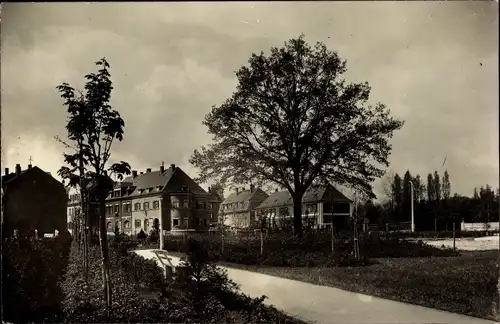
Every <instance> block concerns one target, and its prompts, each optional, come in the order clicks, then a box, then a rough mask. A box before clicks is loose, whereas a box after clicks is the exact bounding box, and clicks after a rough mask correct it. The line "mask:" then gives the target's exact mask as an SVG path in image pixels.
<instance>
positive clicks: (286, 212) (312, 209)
mask: <svg viewBox="0 0 500 324" xmlns="http://www.w3.org/2000/svg"><path fill="white" fill-rule="evenodd" d="M290 210H292V207H280V208H279V215H280V216H290ZM302 212H303V213H304V214H306V215H310V214H315V213H317V212H318V206H317V205H316V204H306V205H303V206H302ZM323 212H324V213H335V214H348V213H349V212H350V205H349V203H325V204H324V206H323ZM261 213H263V214H271V215H274V214H276V209H275V208H270V209H265V210H262V211H261Z"/></svg>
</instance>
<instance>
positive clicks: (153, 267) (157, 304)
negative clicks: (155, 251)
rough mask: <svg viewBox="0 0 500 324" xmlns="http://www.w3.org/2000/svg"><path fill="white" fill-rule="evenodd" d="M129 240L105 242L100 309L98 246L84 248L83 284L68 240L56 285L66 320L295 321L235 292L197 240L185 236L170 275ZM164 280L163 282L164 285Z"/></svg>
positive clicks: (77, 255)
mask: <svg viewBox="0 0 500 324" xmlns="http://www.w3.org/2000/svg"><path fill="white" fill-rule="evenodd" d="M134 245H135V243H133V242H127V241H126V240H125V241H122V242H117V241H115V240H111V242H110V259H111V278H112V287H113V307H112V309H110V310H109V312H106V308H105V303H104V301H103V298H102V279H101V264H100V251H99V248H98V247H97V246H93V247H91V248H90V250H89V254H90V260H89V266H90V273H89V280H88V285H86V284H85V282H84V279H83V274H82V271H83V266H82V264H83V260H82V256H81V252H79V251H78V249H77V248H76V246H73V248H72V250H71V255H70V264H69V267H68V271H67V273H66V274H65V276H64V279H63V282H62V287H63V290H64V293H65V301H64V303H63V309H64V313H65V320H64V322H67V323H76V322H78V323H102V322H106V323H118V322H120V323H121V322H135V323H151V322H163V323H165V322H169V323H200V322H203V323H220V322H223V323H247V322H248V321H250V322H257V323H258V322H260V323H262V322H273V323H274V322H276V323H300V321H297V320H294V319H290V318H288V317H286V316H285V315H283V314H282V313H281V312H279V311H277V310H275V309H272V308H269V307H267V306H264V305H263V304H262V299H252V298H249V297H246V296H243V295H240V294H239V292H238V291H237V290H236V285H235V284H234V283H232V282H231V281H230V280H229V279H228V278H227V275H226V274H225V273H224V272H223V271H222V270H220V269H219V268H217V267H216V266H215V265H214V263H213V262H214V260H215V258H214V256H213V255H211V254H210V253H209V251H208V250H207V249H206V246H204V244H203V243H202V242H198V241H194V240H190V241H189V242H188V244H187V252H188V255H189V260H188V261H189V263H190V264H191V265H192V266H191V267H188V268H187V269H188V271H187V272H184V273H183V274H182V273H181V275H180V277H179V278H178V280H176V281H166V280H164V279H163V276H162V270H161V269H160V268H159V267H158V265H157V264H156V262H155V261H153V260H146V259H144V258H142V257H140V256H138V255H136V254H135V253H129V252H128V251H127V250H128V249H129V248H133V247H134ZM167 285H168V286H167Z"/></svg>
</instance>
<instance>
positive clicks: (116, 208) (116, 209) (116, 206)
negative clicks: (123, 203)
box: [114, 204, 120, 213]
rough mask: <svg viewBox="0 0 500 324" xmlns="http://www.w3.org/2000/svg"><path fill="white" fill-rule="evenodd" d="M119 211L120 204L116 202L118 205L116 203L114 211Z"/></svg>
mask: <svg viewBox="0 0 500 324" xmlns="http://www.w3.org/2000/svg"><path fill="white" fill-rule="evenodd" d="M119 211H120V205H118V204H116V205H115V209H114V212H115V213H118V212H119Z"/></svg>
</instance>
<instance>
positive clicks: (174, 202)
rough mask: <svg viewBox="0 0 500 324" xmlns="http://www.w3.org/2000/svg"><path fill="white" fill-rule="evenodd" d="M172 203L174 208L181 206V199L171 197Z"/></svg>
mask: <svg viewBox="0 0 500 324" xmlns="http://www.w3.org/2000/svg"><path fill="white" fill-rule="evenodd" d="M170 203H171V204H172V208H179V199H177V197H170Z"/></svg>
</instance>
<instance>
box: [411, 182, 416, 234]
mask: <svg viewBox="0 0 500 324" xmlns="http://www.w3.org/2000/svg"><path fill="white" fill-rule="evenodd" d="M410 199H411V202H410V205H411V207H410V208H411V231H412V232H415V213H414V211H413V181H411V180H410Z"/></svg>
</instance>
